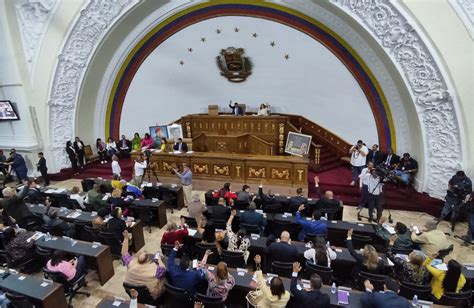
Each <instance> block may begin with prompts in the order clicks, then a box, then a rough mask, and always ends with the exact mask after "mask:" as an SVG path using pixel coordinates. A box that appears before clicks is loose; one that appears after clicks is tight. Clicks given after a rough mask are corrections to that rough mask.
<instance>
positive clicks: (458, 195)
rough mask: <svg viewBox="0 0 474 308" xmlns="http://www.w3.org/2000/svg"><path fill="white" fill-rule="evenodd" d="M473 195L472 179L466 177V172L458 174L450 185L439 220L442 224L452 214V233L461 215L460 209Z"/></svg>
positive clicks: (450, 181)
mask: <svg viewBox="0 0 474 308" xmlns="http://www.w3.org/2000/svg"><path fill="white" fill-rule="evenodd" d="M471 194H472V182H471V179H470V178H468V177H467V176H466V174H465V173H464V171H458V172H456V175H454V176H453V177H452V178H451V180H449V183H448V193H447V194H446V198H445V199H446V202H445V203H444V206H443V210H442V211H441V216H440V217H439V219H438V223H440V222H441V221H442V220H443V219H444V218H445V217H447V216H448V215H449V213H451V231H454V227H455V225H456V221H457V219H458V215H459V209H460V208H461V206H462V205H463V204H465V203H466V202H467V201H469V198H470V197H471Z"/></svg>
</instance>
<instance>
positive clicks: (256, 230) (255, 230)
mask: <svg viewBox="0 0 474 308" xmlns="http://www.w3.org/2000/svg"><path fill="white" fill-rule="evenodd" d="M240 229H244V230H245V233H246V234H247V235H250V234H260V233H261V231H262V230H261V229H260V227H259V226H257V225H249V224H243V223H241V224H240Z"/></svg>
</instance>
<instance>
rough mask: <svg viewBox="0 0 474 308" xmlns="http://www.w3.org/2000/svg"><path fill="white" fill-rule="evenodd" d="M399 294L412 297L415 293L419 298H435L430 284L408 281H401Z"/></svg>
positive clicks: (428, 299)
mask: <svg viewBox="0 0 474 308" xmlns="http://www.w3.org/2000/svg"><path fill="white" fill-rule="evenodd" d="M398 294H399V295H400V296H403V297H405V298H408V299H412V298H413V296H415V295H416V296H418V299H421V300H425V301H431V300H432V299H433V297H432V295H431V286H430V285H419V284H413V283H409V282H406V281H400V292H399V293H398Z"/></svg>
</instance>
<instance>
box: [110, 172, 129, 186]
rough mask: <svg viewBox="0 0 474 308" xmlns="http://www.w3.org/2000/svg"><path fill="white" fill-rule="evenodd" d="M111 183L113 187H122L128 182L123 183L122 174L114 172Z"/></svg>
mask: <svg viewBox="0 0 474 308" xmlns="http://www.w3.org/2000/svg"><path fill="white" fill-rule="evenodd" d="M110 185H112V189H117V188H118V189H122V188H123V186H125V185H126V182H125V183H123V182H122V181H121V180H120V176H119V175H118V174H115V173H114V174H113V175H112V181H111V182H110Z"/></svg>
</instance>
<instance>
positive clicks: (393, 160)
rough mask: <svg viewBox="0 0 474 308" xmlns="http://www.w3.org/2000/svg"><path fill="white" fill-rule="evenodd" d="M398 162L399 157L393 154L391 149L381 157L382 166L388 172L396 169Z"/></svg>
mask: <svg viewBox="0 0 474 308" xmlns="http://www.w3.org/2000/svg"><path fill="white" fill-rule="evenodd" d="M399 162H400V156H398V155H397V154H395V153H393V150H392V149H391V148H388V150H387V154H385V156H384V157H383V162H382V165H383V166H384V167H385V168H387V169H389V170H393V169H395V168H396V167H397V165H398V163H399Z"/></svg>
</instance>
